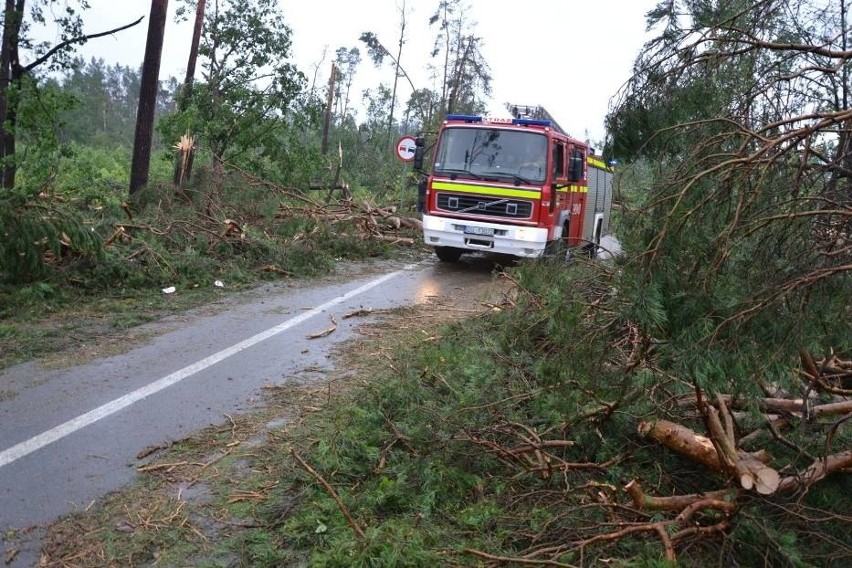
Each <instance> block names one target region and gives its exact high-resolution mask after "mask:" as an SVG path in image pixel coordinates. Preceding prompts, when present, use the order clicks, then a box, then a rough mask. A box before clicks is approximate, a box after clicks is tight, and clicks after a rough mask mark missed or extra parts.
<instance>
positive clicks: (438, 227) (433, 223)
mask: <svg viewBox="0 0 852 568" xmlns="http://www.w3.org/2000/svg"><path fill="white" fill-rule="evenodd" d="M423 228H424V229H425V230H427V231H443V230H444V221H443V220H442V219H438V218H437V217H432V216H430V215H425V216H424V217H423Z"/></svg>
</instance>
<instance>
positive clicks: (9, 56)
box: [0, 0, 24, 189]
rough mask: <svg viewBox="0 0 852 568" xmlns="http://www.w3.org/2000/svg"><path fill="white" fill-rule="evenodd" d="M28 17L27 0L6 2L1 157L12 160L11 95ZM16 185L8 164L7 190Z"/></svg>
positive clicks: (0, 61) (0, 56)
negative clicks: (23, 20) (17, 57)
mask: <svg viewBox="0 0 852 568" xmlns="http://www.w3.org/2000/svg"><path fill="white" fill-rule="evenodd" d="M23 14H24V0H17V1H16V0H6V4H5V7H4V12H3V40H2V41H3V45H2V46H0V158H12V159H14V155H15V122H16V116H17V115H16V114H15V113H14V112H10V108H12V109H14V104H13V106H12V107H10V106H9V94H10V87H11V86H12V85H14V81H13V80H12V79H13V77H12V68H13V66H14V65H17V64H18V62H17V61H13V59H16V54H17V51H18V47H17V46H18V37H19V35H20V30H21V21H22V19H23ZM7 125H8V128H7ZM14 186H15V164H14V163H13V162H11V161H10V162H8V163H6V165H5V167H4V168H3V187H4V188H6V189H11V188H12V187H14Z"/></svg>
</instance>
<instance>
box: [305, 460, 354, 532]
mask: <svg viewBox="0 0 852 568" xmlns="http://www.w3.org/2000/svg"><path fill="white" fill-rule="evenodd" d="M290 455H291V456H293V459H294V460H296V462H297V463H298V464H299V465H300V466H301V467H302V469H304V470H305V471H307V472H308V473H310V474H311V475H312V476H314V479H316V480H317V481H319V483H320V484H321V485H322V486H323V487H324V488H325V490H326V491H327V492H328V494H329V495H330V496H331V498H332V499H334V502H335V503H337V507H338V508H339V509H340V512H341V513H343V516H344V517H346V521H347V522H348V523H349V526H350V527H352V530H353V531H354V532H355V534H356V535H357V536H358V538H359V539H361V540H364V539H365V538H366V535H365V534H364V530H363V529H362V528H361V527H360V526H359V525H358V523H357V522H355V519H354V518H352V515H351V514H350V513H349V509H347V508H346V505H345V504H344V503H343V500H342V499H341V498H340V496H339V495H338V494H337V491H335V490H334V488H333V487H332V486H331V485H329V483H328V481H326V480H325V479H323V477H322V476H321V475H320V474H319V473H317V472H316V471H315V470H314V468H312V467H311V466H310V465H309V464H308V463H307V462H306V461H305V460H303V459H302V457H301V456H299V454H297V453H296V451H295V450H293V449H292V448H291V449H290Z"/></svg>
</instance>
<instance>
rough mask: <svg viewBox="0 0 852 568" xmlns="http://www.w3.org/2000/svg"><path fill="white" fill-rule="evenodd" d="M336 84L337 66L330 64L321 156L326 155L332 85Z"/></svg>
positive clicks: (332, 98) (332, 94)
mask: <svg viewBox="0 0 852 568" xmlns="http://www.w3.org/2000/svg"><path fill="white" fill-rule="evenodd" d="M335 83H337V65H335V64H334V63H332V64H331V77H329V79H328V96H327V97H326V102H325V120H324V121H323V124H322V146H321V148H320V151H321V152H322V155H323V156H325V155H326V154H328V131H329V129H330V128H331V110H332V109H331V105H332V103H333V101H334V85H335Z"/></svg>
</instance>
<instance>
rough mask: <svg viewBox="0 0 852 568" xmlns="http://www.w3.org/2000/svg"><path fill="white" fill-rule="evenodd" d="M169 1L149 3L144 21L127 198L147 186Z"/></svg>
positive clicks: (153, 0) (152, 1) (159, 0)
mask: <svg viewBox="0 0 852 568" xmlns="http://www.w3.org/2000/svg"><path fill="white" fill-rule="evenodd" d="M168 8H169V0H151V19H150V21H149V22H148V39H147V42H146V44H145V59H144V60H143V61H142V77H141V79H140V81H141V82H140V86H139V110H138V111H137V113H136V134H135V137H134V140H133V160H132V162H131V165H130V195H134V194H135V193H137V192H138V191H139V190H140V189H142V188H143V187H145V185H147V183H148V168H149V166H150V165H151V139H152V137H153V133H154V113H155V111H156V108H157V90H158V87H159V84H160V82H159V78H160V58H161V56H162V53H163V36H164V34H165V30H166V14H167V12H168Z"/></svg>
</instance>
